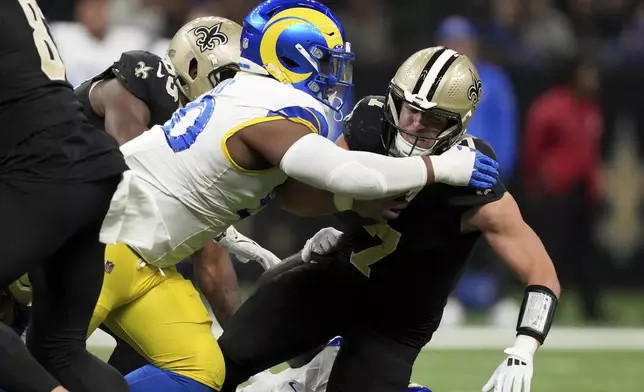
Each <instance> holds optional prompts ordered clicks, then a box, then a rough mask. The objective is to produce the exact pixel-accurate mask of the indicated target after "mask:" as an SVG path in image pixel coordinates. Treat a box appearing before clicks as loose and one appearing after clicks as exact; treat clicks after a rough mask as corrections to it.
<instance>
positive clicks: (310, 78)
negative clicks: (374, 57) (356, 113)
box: [239, 0, 355, 111]
mask: <svg viewBox="0 0 644 392" xmlns="http://www.w3.org/2000/svg"><path fill="white" fill-rule="evenodd" d="M354 58H355V55H354V54H353V53H352V52H351V44H350V43H349V42H347V41H346V39H345V33H344V28H343V27H342V24H341V23H340V21H339V20H338V18H337V17H336V16H335V15H334V14H333V12H331V10H330V9H329V8H328V7H327V6H325V5H323V4H321V3H318V2H317V1H314V0H267V1H264V2H263V3H261V4H260V5H258V6H257V7H255V8H254V9H253V10H252V11H251V12H250V13H249V14H248V15H247V16H246V18H244V26H243V29H242V34H241V58H240V62H239V65H240V68H241V69H242V71H247V72H253V73H258V74H262V75H270V76H272V77H273V78H275V79H277V80H279V81H280V82H281V83H285V84H290V85H291V86H293V87H294V88H296V89H298V90H301V91H304V92H306V93H307V94H309V95H312V96H313V97H315V98H316V99H318V100H319V101H321V102H322V103H323V104H325V105H326V106H328V107H330V108H331V109H333V110H335V111H339V110H340V109H341V108H342V105H343V104H344V102H345V101H346V99H347V95H348V94H349V92H350V90H351V88H352V87H353V81H352V78H353V66H352V63H353V59H354Z"/></svg>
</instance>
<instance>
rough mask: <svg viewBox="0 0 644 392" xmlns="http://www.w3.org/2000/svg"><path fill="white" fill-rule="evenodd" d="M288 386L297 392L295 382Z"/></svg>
mask: <svg viewBox="0 0 644 392" xmlns="http://www.w3.org/2000/svg"><path fill="white" fill-rule="evenodd" d="M288 386H289V387H291V389H293V391H294V392H297V389H295V382H294V381H291V382H289V383H288Z"/></svg>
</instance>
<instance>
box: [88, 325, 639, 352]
mask: <svg viewBox="0 0 644 392" xmlns="http://www.w3.org/2000/svg"><path fill="white" fill-rule="evenodd" d="M216 328H217V329H216V330H215V328H213V330H214V334H215V336H219V335H220V334H221V330H220V329H219V328H218V326H216ZM514 336H515V333H514V329H504V328H496V327H452V328H450V327H443V328H440V329H439V330H438V332H436V334H434V339H433V340H432V342H431V343H430V344H428V345H427V346H425V348H424V349H425V350H428V349H432V348H433V349H445V348H447V349H466V350H473V349H504V348H506V347H509V346H511V345H512V344H513V342H514ZM87 345H88V346H89V347H114V339H112V337H111V336H109V335H108V334H106V333H105V332H103V331H101V330H97V331H96V332H94V333H93V334H92V336H90V338H89V340H88V341H87ZM543 349H544V350H549V349H574V350H644V328H594V327H587V328H572V327H560V328H553V329H552V331H550V334H549V335H548V339H547V340H546V343H545V345H544V346H543Z"/></svg>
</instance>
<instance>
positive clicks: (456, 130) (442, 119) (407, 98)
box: [382, 83, 464, 156]
mask: <svg viewBox="0 0 644 392" xmlns="http://www.w3.org/2000/svg"><path fill="white" fill-rule="evenodd" d="M403 106H404V107H405V108H406V110H407V111H411V112H412V113H419V112H420V113H422V117H421V119H420V123H421V124H422V125H423V126H424V129H423V130H421V131H418V132H415V131H408V130H405V129H403V128H402V127H401V125H400V117H401V112H402V110H403ZM384 111H385V113H384V114H385V116H384V117H385V119H386V120H387V124H386V125H385V129H384V131H383V135H382V143H383V146H384V147H385V149H386V150H387V151H388V152H389V154H391V155H394V156H412V155H439V154H442V153H443V152H445V151H446V150H448V149H449V148H451V147H452V146H454V145H455V144H456V143H457V142H458V140H460V138H461V136H462V134H463V132H464V129H463V125H462V119H461V116H460V114H458V113H456V112H452V111H449V110H445V109H441V108H440V107H438V104H437V103H435V102H430V101H428V100H427V99H425V98H422V97H420V96H418V95H414V94H411V93H410V92H408V91H404V90H402V89H401V88H399V87H398V86H396V85H395V84H393V83H391V84H390V85H389V89H388V91H387V96H386V98H385V107H384Z"/></svg>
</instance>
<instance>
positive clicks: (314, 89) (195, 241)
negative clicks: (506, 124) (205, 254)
mask: <svg viewBox="0 0 644 392" xmlns="http://www.w3.org/2000/svg"><path fill="white" fill-rule="evenodd" d="M203 33H204V36H205V37H215V38H214V40H217V39H219V40H223V39H224V38H223V37H222V36H221V35H220V32H219V31H218V30H217V29H212V30H208V31H204V32H203ZM353 58H354V55H353V53H352V52H351V51H350V44H349V43H348V42H346V40H345V34H344V30H343V28H342V25H341V24H340V22H339V21H338V19H337V18H336V17H335V15H334V14H333V12H332V11H331V10H330V9H328V8H327V7H326V6H324V5H322V4H320V3H318V2H316V1H312V0H307V1H303V0H302V1H296V0H271V1H265V2H263V3H261V4H260V5H259V6H257V7H256V8H255V9H253V10H252V11H251V12H250V13H249V14H248V16H247V17H246V18H245V20H244V26H243V29H242V37H241V58H240V67H241V71H242V72H238V73H237V75H236V76H235V77H234V78H232V79H229V80H226V81H224V82H222V83H220V84H219V85H218V86H217V87H216V88H215V89H214V90H212V91H210V92H209V93H206V94H204V95H202V96H201V97H200V98H199V99H197V100H195V101H193V102H191V103H190V104H188V105H187V106H186V107H185V108H182V109H180V110H178V111H177V112H175V114H174V115H173V117H172V119H171V120H170V121H168V122H167V123H166V124H165V125H163V126H158V127H154V128H152V129H151V130H150V131H148V132H145V133H144V134H143V135H141V136H139V137H137V138H135V139H133V140H132V141H130V142H128V143H126V144H124V145H123V146H122V147H121V151H122V152H123V154H124V156H125V158H126V162H127V164H128V166H129V167H130V169H131V170H130V171H129V172H126V173H125V175H124V178H123V180H122V181H121V184H120V185H119V188H118V189H117V192H116V193H115V195H114V198H113V199H112V204H111V207H110V210H109V212H108V214H107V216H106V218H105V221H104V224H103V228H102V230H101V240H102V241H103V242H105V243H109V244H112V243H117V242H118V243H124V244H127V245H128V246H129V247H131V248H132V249H133V250H134V251H135V252H136V253H137V254H138V255H139V256H140V257H141V258H142V260H144V261H145V262H146V263H147V264H151V265H154V266H157V267H159V268H164V267H168V266H172V265H174V264H176V263H177V262H178V261H180V260H181V259H183V258H184V257H186V256H188V255H190V254H192V253H194V252H195V251H196V250H198V249H199V248H201V247H202V246H203V244H204V243H206V242H207V241H211V240H212V238H217V237H218V236H220V235H222V233H224V232H225V230H226V228H227V227H229V226H230V225H232V224H234V223H236V222H237V221H239V220H240V219H243V218H246V217H247V216H250V215H252V214H254V213H255V212H257V211H259V210H260V209H261V208H262V207H264V206H265V205H266V204H267V203H268V202H270V201H271V200H272V199H273V197H274V196H275V195H276V193H283V194H284V195H285V196H291V197H285V200H287V201H288V200H292V199H294V198H295V199H303V198H306V195H305V193H304V192H305V191H304V190H303V189H307V191H306V192H313V189H314V188H318V189H319V190H320V192H322V191H326V192H328V195H329V197H328V205H322V204H323V203H318V205H317V206H316V207H317V208H319V212H320V213H327V212H330V211H334V210H335V208H336V206H337V207H340V208H350V206H351V204H352V203H351V202H352V200H353V199H358V200H365V199H381V198H387V197H390V198H392V199H393V198H396V197H399V196H401V195H403V194H405V193H406V192H408V191H411V190H418V189H420V188H422V187H424V186H425V185H427V184H431V183H435V182H443V183H446V184H451V185H457V186H473V187H475V188H480V189H488V188H490V187H492V186H493V185H494V184H495V183H496V181H497V178H498V171H497V163H496V162H495V161H494V160H492V159H490V158H489V157H486V156H485V155H482V154H481V153H479V152H476V151H474V150H471V149H469V148H463V147H458V148H454V149H452V150H450V151H448V152H446V153H444V154H442V155H440V156H429V157H428V156H414V157H407V158H394V157H387V156H381V155H376V154H371V153H364V152H355V151H347V150H343V149H341V148H339V147H337V146H336V145H335V144H334V143H333V142H332V141H330V140H328V139H326V138H325V137H324V136H326V134H327V131H328V124H327V120H326V115H325V112H327V111H328V109H330V110H339V109H340V108H341V106H342V103H343V101H344V99H345V96H346V94H345V93H346V92H347V91H348V90H349V89H350V88H351V86H352V82H351V73H352V72H351V71H352V68H351V63H352V60H353ZM428 78H429V77H428ZM427 83H431V81H427ZM425 104H429V103H427V102H419V105H421V106H422V105H425ZM288 177H292V179H295V180H297V181H300V182H301V183H299V184H298V185H299V186H295V187H293V186H291V185H293V181H289V183H291V184H288V183H287V184H286V185H287V186H284V187H280V186H282V185H283V184H285V182H286V180H287V178H288ZM303 184H307V185H308V186H309V187H308V188H307V187H305V186H304V185H303ZM278 187H280V188H282V189H278ZM289 188H290V189H289ZM293 189H298V190H299V191H298V193H297V194H296V197H293V193H291V192H292V190H293ZM281 191H283V192H281ZM333 194H336V195H337V196H333ZM340 200H342V201H343V203H342V204H341V205H339V203H334V201H336V202H337V201H340ZM334 204H335V205H334ZM400 206H403V207H404V203H400V202H399V203H398V207H400ZM285 207H286V208H289V207H291V206H289V205H286V206H285ZM295 212H297V211H295ZM394 215H395V214H394Z"/></svg>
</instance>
